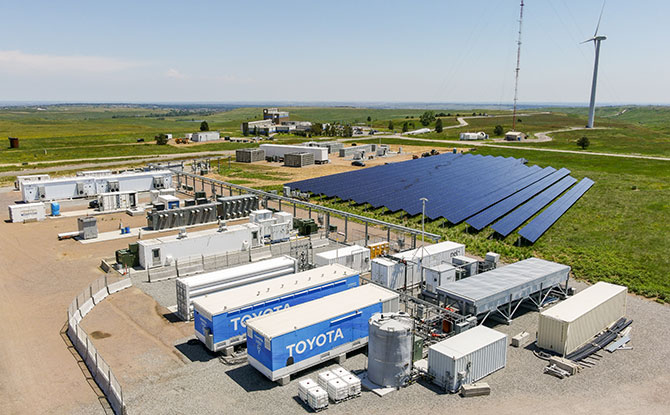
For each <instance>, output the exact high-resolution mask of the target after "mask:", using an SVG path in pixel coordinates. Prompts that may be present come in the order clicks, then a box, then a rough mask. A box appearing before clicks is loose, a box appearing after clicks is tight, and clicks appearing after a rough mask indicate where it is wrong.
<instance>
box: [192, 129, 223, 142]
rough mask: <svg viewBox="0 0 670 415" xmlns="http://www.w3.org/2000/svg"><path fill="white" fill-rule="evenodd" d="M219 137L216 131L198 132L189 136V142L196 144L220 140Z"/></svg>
mask: <svg viewBox="0 0 670 415" xmlns="http://www.w3.org/2000/svg"><path fill="white" fill-rule="evenodd" d="M220 139H221V135H220V134H219V132H218V131H200V132H197V133H193V134H192V135H191V140H192V141H196V142H205V141H216V140H220Z"/></svg>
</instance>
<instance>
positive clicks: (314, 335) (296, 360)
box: [247, 284, 399, 381]
mask: <svg viewBox="0 0 670 415" xmlns="http://www.w3.org/2000/svg"><path fill="white" fill-rule="evenodd" d="M398 306H399V301H398V294H397V293H395V292H393V291H391V290H388V289H385V288H382V287H379V286H377V285H374V284H367V285H363V286H360V287H357V288H352V289H350V290H347V291H345V292H340V293H338V294H333V295H330V296H328V297H324V298H321V299H319V300H315V301H312V302H309V303H305V304H302V305H300V306H297V307H293V308H291V309H288V310H282V311H279V312H276V313H272V314H270V315H267V316H261V317H257V318H254V319H251V320H249V321H248V322H247V355H248V360H249V363H250V364H251V365H252V366H254V367H255V368H256V369H257V370H258V371H260V372H261V373H263V374H264V375H265V376H267V377H268V378H269V379H270V380H273V381H274V380H282V381H285V380H288V377H289V376H290V375H291V374H292V373H295V372H298V371H300V370H303V369H305V368H308V367H311V366H314V365H316V364H319V363H321V362H323V361H325V360H330V359H332V358H335V357H338V356H341V355H344V354H346V353H347V352H349V351H351V350H354V349H357V348H359V347H363V346H365V345H366V344H367V342H368V320H369V319H370V317H372V315H373V314H375V313H382V312H396V311H398Z"/></svg>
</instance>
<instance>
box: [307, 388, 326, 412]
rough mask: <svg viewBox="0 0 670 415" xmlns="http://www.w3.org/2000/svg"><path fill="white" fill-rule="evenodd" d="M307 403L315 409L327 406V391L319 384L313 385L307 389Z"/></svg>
mask: <svg viewBox="0 0 670 415" xmlns="http://www.w3.org/2000/svg"><path fill="white" fill-rule="evenodd" d="M307 405H309V407H310V408H312V409H314V410H315V411H316V410H319V409H323V408H327V407H328V392H326V391H325V390H324V389H323V388H322V387H321V386H315V387H313V388H312V389H310V390H309V391H307Z"/></svg>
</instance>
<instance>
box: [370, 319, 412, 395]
mask: <svg viewBox="0 0 670 415" xmlns="http://www.w3.org/2000/svg"><path fill="white" fill-rule="evenodd" d="M413 328H414V320H412V318H411V317H410V316H409V315H408V314H406V313H402V312H401V313H379V314H375V315H373V316H372V317H371V318H370V321H369V340H368V379H370V381H371V382H373V383H375V384H377V385H379V386H382V387H394V388H397V387H400V386H402V385H404V384H405V383H406V382H407V380H408V378H409V375H410V371H411V370H412V338H413V334H412V331H413Z"/></svg>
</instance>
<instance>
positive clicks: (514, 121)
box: [512, 0, 523, 131]
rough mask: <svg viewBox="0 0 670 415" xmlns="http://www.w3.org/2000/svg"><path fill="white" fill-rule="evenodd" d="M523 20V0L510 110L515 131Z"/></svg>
mask: <svg viewBox="0 0 670 415" xmlns="http://www.w3.org/2000/svg"><path fill="white" fill-rule="evenodd" d="M522 22H523V0H521V11H520V12H519V38H518V40H517V41H516V45H517V48H516V75H515V78H514V111H513V112H512V131H516V103H517V101H518V99H519V69H521V67H520V64H521V23H522Z"/></svg>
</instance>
